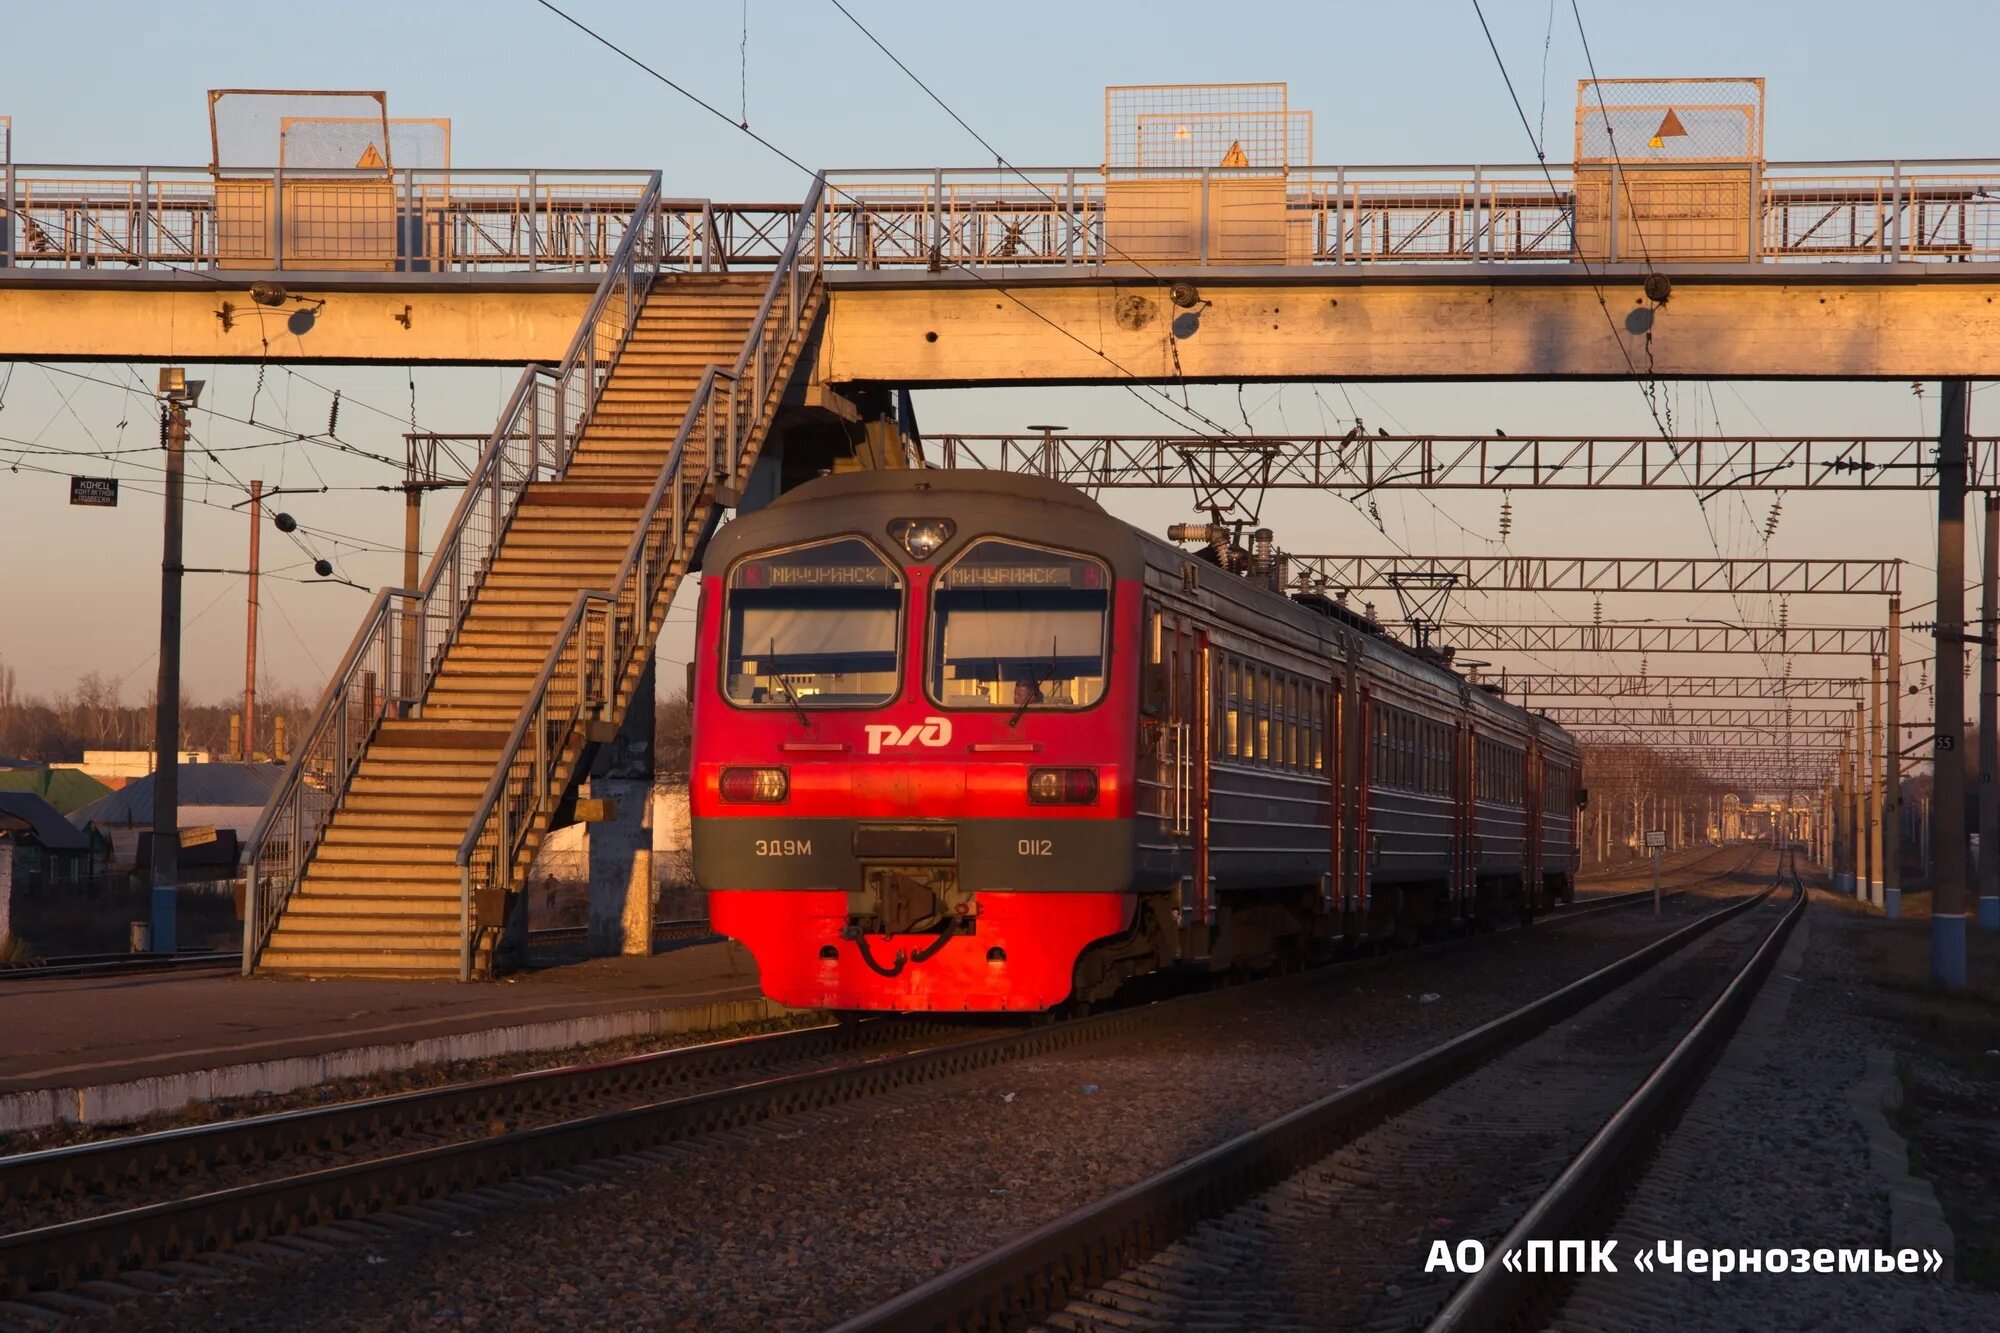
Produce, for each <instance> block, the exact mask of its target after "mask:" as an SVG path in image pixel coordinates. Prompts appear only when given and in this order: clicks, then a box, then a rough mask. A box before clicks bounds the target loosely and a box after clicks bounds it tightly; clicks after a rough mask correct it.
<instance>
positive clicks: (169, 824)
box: [152, 397, 187, 953]
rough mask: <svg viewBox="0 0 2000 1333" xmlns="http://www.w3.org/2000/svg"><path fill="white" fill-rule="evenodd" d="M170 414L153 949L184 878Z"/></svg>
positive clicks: (183, 431) (180, 440)
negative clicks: (181, 870) (182, 866)
mask: <svg viewBox="0 0 2000 1333" xmlns="http://www.w3.org/2000/svg"><path fill="white" fill-rule="evenodd" d="M162 410H163V411H164V412H165V414H166V418H167V419H166V427H167V431H166V435H167V484H166V522H165V530H166V531H165V537H164V539H163V540H162V542H161V545H160V671H159V678H158V681H157V683H156V685H155V697H154V701H153V865H152V874H153V892H152V926H153V940H152V951H153V952H154V953H173V952H174V951H175V949H176V947H177V943H178V942H177V939H176V934H177V932H176V929H175V920H174V917H175V909H176V907H178V905H179V903H178V893H179V887H180V884H179V881H180V850H181V835H180V746H181V523H182V519H183V513H182V500H183V497H184V495H185V492H186V489H187V408H186V406H185V404H184V403H183V402H182V401H181V400H180V399H179V398H175V397H169V398H168V399H167V400H166V402H165V404H164V406H163V409H162Z"/></svg>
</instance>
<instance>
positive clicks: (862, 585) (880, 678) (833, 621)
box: [722, 537, 903, 709]
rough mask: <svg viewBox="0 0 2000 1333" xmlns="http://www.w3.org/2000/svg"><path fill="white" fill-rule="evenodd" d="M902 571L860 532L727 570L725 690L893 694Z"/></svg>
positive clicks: (786, 700)
mask: <svg viewBox="0 0 2000 1333" xmlns="http://www.w3.org/2000/svg"><path fill="white" fill-rule="evenodd" d="M902 609H903V575H902V571H901V570H899V569H897V568H896V567H895V566H894V565H892V564H890V563H889V561H888V560H887V559H886V558H885V557H884V556H882V555H881V554H880V553H878V552H877V551H876V550H875V548H874V547H873V546H871V545H869V544H868V543H867V542H865V541H863V540H861V539H860V538H859V537H842V538H836V539H834V540H832V541H824V542H815V543H813V544H811V545H809V546H798V547H793V548H792V549H790V550H786V551H771V552H766V553H764V554H761V555H754V556H751V557H750V558H748V559H746V560H740V561H738V562H737V564H736V566H735V568H733V569H731V570H730V572H729V585H728V592H727V602H726V610H725V611H724V622H725V626H726V630H725V636H726V637H725V643H724V662H723V673H722V692H723V697H725V698H726V699H728V700H729V701H730V702H731V703H733V704H736V705H738V706H739V707H745V708H784V709H793V708H831V707H841V706H858V705H868V704H882V703H887V702H888V701H889V700H891V699H893V698H895V697H896V690H897V676H898V664H899V659H900V654H899V653H898V651H897V645H898V643H899V642H900V640H901V638H902V634H901V631H900V627H899V626H900V621H901V618H902Z"/></svg>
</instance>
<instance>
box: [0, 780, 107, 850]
mask: <svg viewBox="0 0 2000 1333" xmlns="http://www.w3.org/2000/svg"><path fill="white" fill-rule="evenodd" d="M20 828H26V830H27V831H28V833H29V834H30V835H32V836H33V838H34V839H35V841H36V842H39V843H40V844H42V846H44V847H46V848H48V849H49V850H50V851H52V852H87V851H89V850H90V838H89V837H88V836H87V835H86V834H84V833H82V832H81V831H79V830H78V829H77V827H76V825H74V824H72V823H70V822H69V821H68V820H67V819H64V818H63V817H62V816H61V815H60V814H58V813H57V812H56V808H55V807H54V806H52V805H50V804H49V803H48V802H47V801H45V800H43V799H42V798H41V797H39V796H36V795H34V794H33V793H31V792H25V791H0V831H7V832H12V831H14V830H17V829H20Z"/></svg>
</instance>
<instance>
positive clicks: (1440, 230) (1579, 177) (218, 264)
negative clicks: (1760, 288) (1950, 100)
mask: <svg viewBox="0 0 2000 1333" xmlns="http://www.w3.org/2000/svg"><path fill="white" fill-rule="evenodd" d="M647 179H648V177H647V176H646V175H645V174H644V173H640V172H630V171H557V170H500V169H458V168H453V169H451V170H449V171H418V170H398V171H394V172H391V173H389V174H388V175H386V176H385V175H384V174H383V173H381V172H367V171H362V170H348V171H334V170H311V171H306V170H289V171H266V172H228V173H223V174H222V175H221V176H220V177H218V176H217V174H216V173H214V172H212V171H210V170H209V169H208V168H206V167H157V166H95V165H92V166H79V165H62V164H56V165H40V164H12V165H5V166H0V267H9V266H12V267H17V268H20V269H23V270H27V271H30V272H37V271H61V270H88V269H95V270H100V271H104V270H108V271H114V272H115V271H118V270H120V269H138V270H154V271H159V272H168V271H174V270H193V271H196V272H199V273H201V274H203V275H206V276H217V275H219V274H222V273H226V272H229V271H232V270H240V271H245V272H256V271H312V272H320V271H327V270H332V271H343V270H359V271H377V272H388V273H406V274H414V275H424V274H433V273H469V272H483V273H495V272H510V271H526V272H553V273H597V272H600V271H601V270H602V269H603V267H604V266H605V265H606V264H607V263H609V262H610V260H611V258H612V256H614V255H615V254H616V253H617V250H618V247H619V245H620V244H621V243H622V241H623V239H624V235H625V231H626V228H627V227H629V226H630V224H631V219H632V216H633V210H634V207H635V205H636V204H637V202H638V199H639V195H640V194H641V192H642V191H643V190H644V189H645V188H646V181H647ZM798 208H799V206H798V204H796V203H792V202H783V203H714V204H712V203H709V202H707V201H704V200H698V199H663V200H661V201H660V203H659V205H658V211H659V215H660V217H659V222H660V227H661V231H662V235H663V247H662V248H663V253H664V255H665V256H666V262H667V263H668V264H670V265H672V266H674V267H679V268H687V269H695V270H703V269H728V268H746V267H762V266H769V265H772V264H775V263H777V262H778V261H779V259H780V257H781V255H782V254H783V252H784V250H785V246H786V240H787V238H788V237H789V236H790V234H791V232H792V229H793V227H794V226H795V224H796V221H797V216H798ZM1635 217H1636V218H1637V219H1638V220H1637V221H1636V222H1635V221H1634V218H1635ZM816 222H817V226H818V228H819V231H820V234H821V236H822V237H823V242H822V244H823V246H824V250H825V254H826V262H827V264H828V266H829V267H830V268H834V269H860V270H870V269H894V268H905V267H915V266H923V267H928V266H930V265H931V264H933V263H936V264H939V265H966V266H974V267H996V266H1015V265H1019V266H1030V267H1038V266H1068V267H1075V266H1098V265H1105V264H1111V265H1117V264H1155V263H1159V264H1183V263H1194V264H1235V263H1248V264H1291V265H1325V264H1333V265H1347V264H1355V265H1359V264H1371V263H1376V264H1379V263H1574V262H1577V261H1578V260H1580V259H1582V260H1589V261H1598V260H1602V261H1605V262H1639V261H1645V260H1656V261H1673V260H1677V259H1697V260H1701V261H1714V260H1717V259H1723V260H1742V261H1744V262H1828V261H1848V262H1854V261H1870V262H1882V263H1894V262H1899V261H1919V262H1925V263H1934V262H1940V261H1944V262H1991V261H1995V260H2000V160H1995V159H1955V160H1930V161H1919V160H1906V161H1900V162H1896V161H1887V162H1874V161H1842V162H1765V163H1743V164H1736V165H1730V166H1704V165H1702V164H1692V165H1690V166H1687V167H1684V168H1669V167H1663V166H1660V165H1659V164H1651V163H1649V164H1644V165H1643V167H1642V166H1641V165H1640V164H1632V165H1631V166H1630V167H1629V168H1627V167H1619V166H1593V165H1589V164H1586V165H1584V166H1581V167H1571V166H1551V167H1550V168H1549V169H1548V174H1547V175H1546V176H1545V175H1544V174H1543V172H1542V169H1541V168H1540V167H1538V166H1536V165H1535V164H1533V163H1499V164H1485V165H1482V164H1448V165H1415V166H1367V165H1360V166H1324V167H1317V166H1316V167H1302V168H1294V169H1293V170H1291V171H1289V172H1286V173H1277V172H1273V171H1270V170H1260V169H1256V168H1222V167H1217V168H1213V169H1211V170H1209V171H1206V172H1201V173H1198V174H1196V175H1192V176H1189V175H1185V174H1182V175H1179V176H1162V175H1158V174H1153V175H1148V174H1146V173H1143V172H1140V171H1124V170H1120V171H1113V172H1111V173H1108V174H1107V173H1106V172H1105V171H1104V170H1103V169H1101V168H1098V167H1023V168H1020V169H1019V170H1018V171H1015V170H1011V169H1006V168H995V167H977V168H938V169H915V170H886V171H866V170H863V171H838V172H831V173H828V176H827V187H826V189H825V190H824V191H823V192H822V194H821V203H820V206H819V209H818V217H817V219H816Z"/></svg>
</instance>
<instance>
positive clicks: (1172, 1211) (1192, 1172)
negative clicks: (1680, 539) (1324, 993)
mask: <svg viewBox="0 0 2000 1333" xmlns="http://www.w3.org/2000/svg"><path fill="white" fill-rule="evenodd" d="M1776 890H1777V886H1776V884H1773V885H1772V886H1771V887H1770V888H1767V889H1765V890H1763V891H1762V892H1761V893H1758V894H1756V895H1755V896H1753V897H1750V898H1746V899H1745V900H1744V901H1742V902H1740V903H1736V904H1733V905H1731V906H1729V907H1724V908H1720V909H1718V910H1716V911H1714V912H1710V913H1708V914H1707V915H1705V916H1703V917H1701V918H1700V919H1699V920H1696V921H1694V922H1693V923H1691V924H1689V925H1687V926H1684V927H1682V928H1681V929H1679V930H1677V931H1675V932H1674V933H1673V934H1671V935H1668V936H1666V937H1665V938H1663V939H1660V940H1656V941H1655V942H1653V943H1652V944H1649V945H1647V946H1645V947H1644V948H1642V949H1639V950H1637V951H1636V952H1634V953H1631V954H1628V955H1627V956H1626V957H1624V958H1622V959H1620V960H1619V961H1617V962H1615V963H1612V964H1610V965H1608V966H1606V967H1603V968H1600V969H1599V970H1597V971H1596V972H1593V973H1591V974H1590V975H1589V976H1586V977H1583V978H1581V979H1579V980H1577V981H1573V982H1571V983H1569V984H1568V985H1566V986H1564V987H1562V988H1561V989H1560V990H1557V991H1555V992H1554V993H1552V994H1550V995H1546V996H1544V997H1543V998H1541V999H1539V1000H1536V1001H1534V1002H1533V1003H1531V1004H1527V1005H1524V1006H1522V1007H1521V1008H1519V1009H1516V1010H1514V1011H1513V1012H1511V1013H1509V1014H1506V1015H1503V1016H1502V1017H1500V1018H1496V1019H1494V1020H1492V1021H1491V1022H1488V1023H1485V1024H1483V1025H1481V1026H1480V1027H1477V1028H1474V1029H1473V1030H1472V1031H1470V1032H1467V1033H1464V1034H1462V1035H1460V1036H1458V1037H1456V1038H1453V1039H1452V1040H1450V1041H1448V1042H1445V1043H1443V1044H1442V1045H1439V1046H1435V1047H1433V1048H1431V1049H1430V1050H1428V1051H1425V1052H1423V1053H1422V1054H1420V1055H1416V1056H1413V1057H1411V1058H1410V1059H1408V1060H1404V1061H1402V1062H1401V1063H1399V1064H1397V1065H1395V1066H1393V1067H1391V1068H1389V1069H1386V1070H1384V1071H1382V1072H1381V1073H1379V1074H1375V1075H1373V1076H1371V1077H1369V1078H1367V1079H1365V1080H1363V1081H1362V1082H1360V1083H1356V1084H1354V1085H1353V1086H1351V1087H1348V1088H1345V1089H1343V1090H1341V1091H1339V1092H1335V1093H1333V1094H1331V1095H1329V1096H1326V1097H1323V1098H1321V1099H1320V1100H1318V1101H1316V1102H1313V1103H1311V1104H1309V1105H1307V1106H1303V1107H1301V1108H1299V1109H1298V1110H1296V1111H1292V1112H1290V1113H1289V1114H1287V1115H1284V1116H1281V1117H1279V1118H1278V1119H1277V1120H1274V1121H1272V1122H1271V1123H1270V1124H1268V1125H1265V1126H1263V1127H1262V1128H1260V1129H1256V1130H1252V1131H1251V1132H1249V1133H1247V1134H1243V1135H1240V1136H1239V1137H1237V1138H1235V1139H1232V1140H1230V1141H1229V1142H1227V1143H1224V1144H1221V1145H1219V1146H1217V1147H1215V1148H1211V1149H1209V1150H1208V1151H1207V1152H1204V1153H1202V1154H1200V1155H1199V1156H1197V1157H1194V1158H1191V1159H1190V1160H1188V1161H1186V1162H1183V1163H1181V1164H1180V1165H1178V1166H1175V1167H1171V1168H1169V1169H1168V1170H1166V1171H1164V1172H1161V1173H1159V1174H1158V1175H1155V1176H1153V1177H1151V1178H1150V1179H1148V1180H1144V1181H1141V1182H1139V1183H1138V1184H1135V1185H1132V1186H1129V1187H1127V1188H1126V1189H1123V1190H1121V1191H1119V1192H1118V1193H1116V1194H1114V1195H1112V1196H1111V1197H1109V1198H1107V1199H1104V1200H1101V1201H1099V1202H1097V1203H1094V1204H1089V1205H1086V1206H1085V1207H1083V1208H1080V1209H1078V1210H1076V1211H1074V1212H1072V1213H1070V1214H1068V1215H1067V1216H1064V1217H1061V1218H1058V1219H1056V1220H1055V1221H1053V1222H1050V1223H1048V1224H1047V1225H1045V1226H1042V1227H1040V1228H1037V1229H1036V1230H1035V1231H1032V1232H1030V1233H1028V1234H1027V1235H1025V1236H1022V1237H1020V1238H1019V1239H1017V1240H1014V1241H1011V1242H1009V1243H1008V1244H1006V1245H1003V1246H1001V1247H1000V1248H998V1249H996V1250H993V1251H991V1252H989V1253H987V1254H985V1255H983V1256H981V1257H979V1258H977V1259H974V1260H972V1261H971V1262H969V1263H966V1264H962V1265H960V1266H959V1267H957V1268H954V1269H952V1270H950V1271H948V1272H945V1273H942V1274H940V1275H939V1276H937V1277H935V1278H933V1279H931V1280H930V1281H928V1282H926V1283H924V1284H922V1285H921V1286H918V1287H916V1288H913V1289H912V1290H910V1291H908V1292H905V1293H904V1294H903V1295H901V1296H898V1297H896V1298H894V1299H892V1300H890V1301H887V1302H884V1303H883V1304H881V1305H878V1306H876V1307H875V1308H874V1309H872V1310H868V1311H866V1312H864V1313H862V1314H860V1315H857V1316H856V1317H854V1318H852V1319H849V1320H847V1321H846V1322H844V1323H841V1324H839V1325H837V1326H836V1329H835V1333H864V1330H865V1331H866V1333H888V1331H890V1330H896V1331H898V1333H900V1331H901V1330H916V1329H922V1330H932V1329H950V1330H970V1329H1011V1328H1017V1327H1021V1326H1024V1325H1026V1324H1028V1323H1031V1322H1033V1321H1035V1320H1037V1319H1040V1318H1042V1317H1044V1316H1046V1315H1047V1314H1048V1313H1049V1312H1050V1311H1052V1310H1054V1309H1058V1308H1060V1307H1061V1306H1062V1305H1063V1304H1065V1303H1066V1302H1067V1301H1068V1300H1070V1299H1071V1298H1073V1297H1075V1296H1077V1295H1080V1294H1081V1293H1083V1292H1084V1291H1087V1290H1088V1289H1090V1288H1091V1287H1093V1286H1096V1285H1098V1284H1100V1283H1102V1282H1104V1281H1105V1280H1107V1279H1110V1278H1113V1277H1116V1276H1117V1275H1118V1274H1119V1273H1121V1272H1123V1271H1124V1270H1126V1269H1128V1268H1130V1267H1132V1266H1133V1265H1135V1264H1138V1263H1141V1262H1143V1261H1144V1260H1146V1259H1148V1258H1150V1257H1152V1256H1153V1255H1155V1254H1157V1253H1159V1252H1160V1251H1161V1250H1163V1249H1165V1248H1166V1247H1167V1246H1168V1245H1169V1244H1171V1243H1172V1242H1173V1241H1174V1240H1176V1239H1177V1238H1179V1237H1180V1236H1182V1235H1184V1234H1186V1233H1187V1232H1188V1231H1189V1230H1191V1229H1192V1228H1193V1227H1195V1226H1196V1225H1198V1224H1199V1223H1201V1222H1202V1221H1204V1220H1205V1219H1207V1218H1209V1217H1213V1216H1216V1215H1218V1214H1220V1213H1223V1212H1226V1211H1227V1210H1229V1209H1230V1208H1234V1207H1237V1206H1239V1205H1241V1204H1242V1203H1243V1202H1244V1201H1245V1200H1247V1199H1249V1198H1251V1197H1253V1196H1254V1195H1256V1194H1258V1193H1260V1192H1262V1191H1263V1190H1265V1189H1267V1188H1269V1187H1270V1186H1272V1185H1274V1184H1276V1183H1277V1182H1279V1181H1280V1180H1283V1179H1284V1178H1286V1177H1288V1176H1290V1175H1292V1174H1294V1173H1296V1172H1297V1171H1300V1170H1302V1169H1304V1168H1305V1167H1307V1166H1309V1165H1311V1164H1312V1163H1313V1162H1316V1161H1318V1160H1320V1159H1321V1158H1323V1157H1325V1156H1326V1155H1327V1154H1328V1153H1329V1152H1332V1151H1333V1150H1334V1149H1335V1148H1338V1147H1339V1146H1341V1145H1342V1144H1344V1143H1346V1142H1348V1141H1350V1140H1352V1139H1353V1138H1355V1137H1357V1136H1358V1135H1359V1134H1361V1133H1363V1132H1364V1131H1366V1130H1367V1129H1369V1128H1371V1127H1373V1126H1374V1125H1376V1124H1378V1123H1380V1122H1381V1121H1383V1120H1385V1119H1387V1118H1388V1117H1389V1116H1391V1115H1393V1114H1395V1113H1397V1112H1399V1111H1401V1110H1403V1109H1406V1108H1407V1107H1409V1106H1412V1105H1415V1104H1417V1103H1419V1102H1421V1101H1423V1100H1424V1099H1425V1098H1427V1097H1429V1096H1430V1095H1431V1094H1433V1093H1434V1092H1436V1091H1437V1090H1438V1089H1440V1088H1442V1087H1444V1086H1446V1085H1448V1084H1450V1083H1453V1082H1455V1081H1457V1080H1458V1079H1459V1078H1461V1077H1463V1076H1464V1075H1465V1074H1466V1073H1468V1072H1469V1071H1471V1070H1472V1069H1474V1068H1477V1067H1478V1066H1480V1065H1482V1064H1485V1063H1487V1062H1488V1061H1490V1060H1492V1059H1493V1058H1495V1057H1496V1056H1499V1055H1501V1054H1504V1053H1505V1052H1507V1051H1509V1050H1512V1049H1513V1048H1515V1047H1517V1046H1519V1045H1521V1044H1522V1043H1524V1042H1526V1041H1527V1040H1529V1039H1530V1038H1532V1037H1534V1036H1535V1035H1537V1034H1538V1033H1541V1032H1543V1031H1545V1030H1546V1029H1548V1028H1549V1027H1551V1026H1553V1025H1554V1024H1555V1023H1557V1022H1560V1021H1561V1020H1563V1019H1565V1018H1568V1017H1569V1016H1570V1015H1572V1014H1574V1013H1577V1012H1578V1011H1580V1010H1582V1009H1583V1008H1585V1007H1587V1006H1588V1005H1590V1004H1591V1003H1593V1002H1594V1001H1596V1000H1598V999H1600V998H1602V997H1603V996H1605V995H1607V994H1609V993H1611V992H1612V991H1614V990H1616V989H1617V988H1618V987H1620V986H1622V985H1624V984H1625V983H1626V982H1627V981H1630V980H1632V979H1633V978H1634V977H1637V976H1639V975H1641V974H1643V973H1644V972H1646V971H1647V970H1649V969H1650V968H1651V967H1653V966H1654V965H1655V964H1657V963H1659V962H1661V961H1663V960H1664V959H1666V958H1667V957H1669V956H1671V955H1672V954H1674V953H1675V952H1677V951H1679V950H1680V949H1681V948H1683V947H1685V946H1686V945H1688V944H1690V943H1692V942H1693V941H1694V940H1696V939H1698V938H1700V937H1701V936H1703V935H1705V934H1707V933H1708V932H1709V931H1711V930H1713V929H1714V928H1715V927H1716V926H1719V925H1721V924H1722V923H1723V922H1724V921H1727V920H1731V919H1733V918H1734V917H1736V916H1737V915H1739V914H1741V913H1743V912H1746V911H1748V910H1750V909H1751V908H1752V907H1754V906H1756V905H1757V904H1759V903H1762V902H1764V901H1765V900H1767V899H1768V898H1769V897H1770V895H1771V894H1772V893H1774V892H1776Z"/></svg>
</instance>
